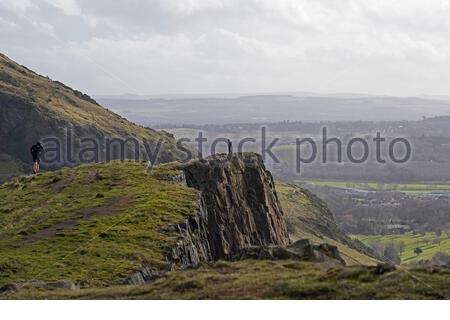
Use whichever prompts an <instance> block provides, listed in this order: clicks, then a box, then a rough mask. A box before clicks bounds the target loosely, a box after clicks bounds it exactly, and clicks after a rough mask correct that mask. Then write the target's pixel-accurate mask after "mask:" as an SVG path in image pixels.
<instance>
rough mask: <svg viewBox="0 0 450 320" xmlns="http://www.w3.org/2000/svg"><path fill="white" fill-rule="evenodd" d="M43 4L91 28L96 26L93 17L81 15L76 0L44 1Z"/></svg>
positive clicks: (81, 12)
mask: <svg viewBox="0 0 450 320" xmlns="http://www.w3.org/2000/svg"><path fill="white" fill-rule="evenodd" d="M44 2H46V3H48V4H50V5H51V6H53V7H55V8H57V9H59V10H60V11H61V12H62V13H63V14H65V15H66V16H75V17H80V18H82V19H83V20H85V21H86V22H87V23H88V24H89V25H90V26H92V27H95V26H96V24H97V20H96V19H95V17H93V16H91V15H87V14H84V13H83V11H82V10H81V8H80V7H79V5H78V3H77V1H76V0H44Z"/></svg>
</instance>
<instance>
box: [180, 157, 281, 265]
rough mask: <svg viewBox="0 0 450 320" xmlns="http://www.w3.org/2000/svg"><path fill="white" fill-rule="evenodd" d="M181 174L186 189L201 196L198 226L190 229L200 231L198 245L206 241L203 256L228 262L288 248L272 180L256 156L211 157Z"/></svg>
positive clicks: (186, 166) (183, 166)
mask: <svg viewBox="0 0 450 320" xmlns="http://www.w3.org/2000/svg"><path fill="white" fill-rule="evenodd" d="M182 169H183V172H184V176H185V182H186V184H187V186H189V187H192V188H195V189H197V190H199V192H200V198H201V202H202V205H201V206H200V211H201V212H200V213H199V218H200V220H199V221H198V222H195V223H194V228H195V229H197V230H201V233H202V234H201V235H200V239H201V238H202V236H206V237H207V240H208V241H207V245H206V242H204V243H203V244H202V245H201V246H200V247H201V248H205V249H207V248H209V254H204V256H206V257H211V258H212V259H214V260H217V259H232V257H233V256H235V255H236V254H238V253H239V252H240V251H241V250H242V249H243V248H247V247H250V246H258V245H259V246H265V245H277V246H286V245H288V244H289V235H288V232H287V227H286V224H285V221H284V219H283V210H282V208H281V205H280V202H279V200H278V197H277V194H276V191H275V186H274V182H273V179H272V175H271V174H270V172H269V171H267V170H266V169H265V166H264V163H263V161H262V158H261V157H260V156H259V155H256V154H253V153H246V154H233V155H232V156H228V155H223V154H222V155H215V156H213V157H210V158H207V159H203V160H194V161H191V162H188V163H187V164H184V165H182ZM190 226H191V227H192V224H190ZM197 247H198V246H197ZM189 256H192V255H191V254H189Z"/></svg>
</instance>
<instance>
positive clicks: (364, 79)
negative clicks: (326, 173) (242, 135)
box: [0, 0, 450, 96]
mask: <svg viewBox="0 0 450 320" xmlns="http://www.w3.org/2000/svg"><path fill="white" fill-rule="evenodd" d="M0 51H1V52H2V53H4V54H6V55H8V56H9V57H10V58H12V59H14V60H16V61H18V62H19V63H21V64H24V65H26V66H28V67H29V68H31V69H33V70H35V71H37V72H38V73H40V74H43V75H46V76H49V77H51V78H52V79H55V80H60V81H62V82H64V83H66V84H68V85H70V86H72V87H74V88H77V89H79V90H82V91H84V92H86V93H88V94H91V95H111V94H125V93H128V94H141V95H151V94H217V93H265V92H317V93H344V92H345V93H350V92H352V93H368V94H385V95H396V96H414V95H420V94H430V95H450V85H449V84H450V1H449V0H395V1H392V0H339V1H337V0H115V1H111V0H0Z"/></svg>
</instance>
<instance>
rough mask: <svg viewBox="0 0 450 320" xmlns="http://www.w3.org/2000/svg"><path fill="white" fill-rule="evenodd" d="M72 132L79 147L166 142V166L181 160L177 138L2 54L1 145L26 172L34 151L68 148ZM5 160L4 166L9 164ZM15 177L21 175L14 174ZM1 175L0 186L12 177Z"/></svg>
mask: <svg viewBox="0 0 450 320" xmlns="http://www.w3.org/2000/svg"><path fill="white" fill-rule="evenodd" d="M68 127H70V128H72V134H73V136H74V142H75V143H77V142H79V141H80V140H81V139H82V138H87V137H89V138H95V139H98V140H100V139H101V138H104V137H121V138H124V139H125V138H130V137H134V138H137V139H138V140H139V141H142V139H146V140H147V141H149V144H150V146H154V145H155V144H156V143H157V141H159V140H161V142H162V148H161V149H162V150H161V153H160V160H161V161H173V160H176V159H178V158H179V156H180V152H179V151H178V150H176V143H175V140H174V139H173V137H171V136H169V135H167V134H165V133H161V132H157V131H155V130H152V129H150V128H144V127H142V126H138V125H136V124H134V123H131V122H129V121H127V120H126V119H125V118H123V117H121V116H119V115H117V114H115V113H113V112H112V111H110V110H108V109H106V108H103V107H102V106H100V105H99V104H98V103H97V102H96V101H95V100H93V99H92V98H90V97H89V96H88V95H86V94H83V93H81V92H79V91H77V90H74V89H71V88H69V87H68V86H66V85H64V84H62V83H60V82H58V81H52V80H51V79H49V78H47V77H44V76H41V75H38V74H36V73H35V72H33V71H31V70H29V69H27V68H26V67H24V66H21V65H19V64H17V63H15V62H14V61H12V60H11V59H9V58H8V57H6V56H5V55H2V54H0V145H1V146H2V151H1V153H2V154H4V155H7V156H8V157H10V158H12V159H13V161H12V162H15V163H17V164H18V165H17V166H18V168H20V171H21V172H24V170H25V169H24V166H25V164H27V163H29V162H30V161H31V159H30V155H29V147H30V146H31V145H32V144H34V143H35V142H36V140H38V139H42V138H44V137H48V136H52V137H56V138H59V139H61V141H62V142H63V143H65V141H66V140H65V139H64V137H65V129H66V128H68ZM10 163H11V161H10V160H9V159H7V158H6V156H2V157H0V167H2V166H5V165H9V164H10ZM12 173H16V172H15V171H14V172H12ZM11 175H12V174H8V173H7V172H6V174H5V170H2V171H0V181H1V180H2V179H5V178H6V177H9V176H11Z"/></svg>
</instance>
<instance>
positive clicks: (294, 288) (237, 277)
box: [3, 260, 450, 299]
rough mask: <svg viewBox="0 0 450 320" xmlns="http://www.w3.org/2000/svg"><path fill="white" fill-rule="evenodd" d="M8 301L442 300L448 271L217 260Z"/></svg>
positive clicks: (447, 293)
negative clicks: (134, 282)
mask: <svg viewBox="0 0 450 320" xmlns="http://www.w3.org/2000/svg"><path fill="white" fill-rule="evenodd" d="M3 297H4V298H13V299H24V298H26V299H30V298H32V299H45V298H50V299H445V298H447V299H448V298H450V270H449V269H440V270H439V269H415V270H397V271H393V272H388V273H384V274H379V273H377V272H376V270H375V268H374V267H360V266H359V267H346V268H343V267H342V268H329V267H328V266H326V265H323V264H319V263H307V262H299V261H289V260H285V261H254V260H247V261H238V262H222V261H220V262H217V263H215V264H214V265H211V266H203V267H200V268H196V269H190V270H186V271H176V272H170V273H168V274H167V275H166V277H164V278H162V279H158V280H156V281H154V282H152V283H149V284H146V285H143V286H117V287H110V288H104V289H86V290H79V291H50V292H43V291H40V290H27V291H22V292H19V293H17V294H14V295H9V296H8V295H6V296H3Z"/></svg>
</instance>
